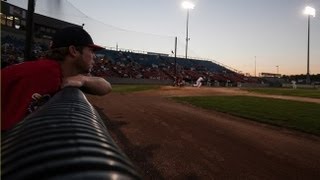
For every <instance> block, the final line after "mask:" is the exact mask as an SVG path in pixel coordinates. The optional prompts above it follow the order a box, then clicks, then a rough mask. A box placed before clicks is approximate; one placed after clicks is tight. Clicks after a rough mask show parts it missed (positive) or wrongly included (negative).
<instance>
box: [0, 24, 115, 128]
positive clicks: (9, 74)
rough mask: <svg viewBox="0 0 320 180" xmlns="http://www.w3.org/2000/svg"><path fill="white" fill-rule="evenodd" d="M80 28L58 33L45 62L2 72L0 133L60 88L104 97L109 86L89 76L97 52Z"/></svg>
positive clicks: (96, 47)
mask: <svg viewBox="0 0 320 180" xmlns="http://www.w3.org/2000/svg"><path fill="white" fill-rule="evenodd" d="M101 49H103V48H102V47H100V46H97V45H95V44H94V43H93V41H92V38H91V37H90V35H89V34H88V33H87V32H86V31H85V30H84V29H83V28H81V27H68V28H64V29H62V30H60V31H58V32H57V33H56V34H55V35H54V37H53V39H52V45H51V48H50V50H49V52H48V55H47V57H46V58H44V59H39V60H36V61H30V62H24V63H21V64H17V65H12V66H9V67H6V68H4V69H2V70H1V131H3V130H9V129H11V128H12V127H13V126H14V125H15V124H17V123H18V122H20V121H21V120H23V119H24V117H26V116H27V115H28V114H29V113H30V112H32V111H34V110H36V108H37V107H38V106H40V105H42V104H43V103H45V102H46V101H47V100H48V99H49V98H50V97H51V96H53V95H54V94H55V93H57V92H58V91H59V90H60V89H61V88H64V87H67V86H73V87H79V88H81V89H83V90H85V91H86V92H87V93H90V94H95V95H105V94H107V93H109V92H110V91H111V85H110V83H109V82H107V81H106V80H105V79H103V78H100V77H92V76H90V75H89V73H90V70H91V68H92V67H93V64H94V58H95V54H94V52H95V51H97V50H101Z"/></svg>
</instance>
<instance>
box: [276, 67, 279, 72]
mask: <svg viewBox="0 0 320 180" xmlns="http://www.w3.org/2000/svg"><path fill="white" fill-rule="evenodd" d="M276 68H277V74H279V65H277V66H276Z"/></svg>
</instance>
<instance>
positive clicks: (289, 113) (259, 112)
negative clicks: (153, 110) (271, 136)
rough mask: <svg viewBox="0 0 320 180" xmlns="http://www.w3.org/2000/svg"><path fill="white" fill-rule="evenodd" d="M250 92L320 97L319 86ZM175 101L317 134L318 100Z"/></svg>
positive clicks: (122, 89)
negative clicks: (309, 101)
mask: <svg viewBox="0 0 320 180" xmlns="http://www.w3.org/2000/svg"><path fill="white" fill-rule="evenodd" d="M160 87H161V86H159V85H113V90H112V91H113V92H116V93H130V92H137V91H145V90H152V89H160ZM246 90H248V91H251V92H257V93H262V94H274V95H287V96H300V97H310V98H320V90H315V89H313V90H310V89H295V90H294V89H289V88H248V89H246ZM173 99H175V100H176V101H178V102H183V103H190V104H192V105H195V106H198V107H201V108H205V109H209V110H216V111H220V112H224V113H228V114H231V115H235V116H239V117H243V118H246V119H250V120H254V121H258V122H263V123H268V124H272V125H276V126H281V127H286V128H292V129H296V130H300V131H303V132H308V133H312V134H316V135H320V104H316V103H307V102H296V101H290V100H279V99H271V98H261V97H250V96H197V97H173Z"/></svg>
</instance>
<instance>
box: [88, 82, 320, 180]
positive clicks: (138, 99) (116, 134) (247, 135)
mask: <svg viewBox="0 0 320 180" xmlns="http://www.w3.org/2000/svg"><path fill="white" fill-rule="evenodd" d="M238 94H241V95H250V96H251V95H254V96H261V95H258V94H254V93H249V92H246V91H243V90H239V89H237V88H200V89H198V88H191V87H185V88H173V87H164V88H162V89H161V90H152V91H145V92H138V93H130V94H119V93H111V94H110V95H107V96H104V97H95V96H89V95H88V99H89V101H90V102H91V103H92V104H93V105H94V106H95V107H96V109H97V110H98V111H99V113H100V115H101V117H102V118H103V119H104V120H105V121H106V124H107V126H108V129H109V131H110V133H111V135H112V136H113V138H114V140H115V141H116V143H117V144H118V145H119V147H120V148H121V149H122V150H123V151H124V152H125V153H126V154H127V155H128V157H129V158H130V159H131V160H132V162H133V163H134V164H135V165H136V166H137V169H138V171H139V172H140V173H141V174H142V176H143V177H144V179H319V177H320V137H318V136H313V135H308V134H304V133H301V132H296V131H291V130H287V129H284V128H279V127H274V126H270V125H265V124H261V123H256V122H252V121H249V120H246V119H242V118H237V117H234V116H230V115H227V114H223V113H219V112H214V111H208V110H203V109H200V108H196V107H193V106H189V105H184V104H179V103H176V102H174V101H172V100H170V99H168V98H166V97H169V96H189V95H192V96H194V95H238ZM265 97H272V98H282V99H292V100H298V101H308V102H316V103H320V101H319V100H315V99H311V98H297V97H283V96H269V95H266V96H265Z"/></svg>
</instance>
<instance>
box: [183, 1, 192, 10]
mask: <svg viewBox="0 0 320 180" xmlns="http://www.w3.org/2000/svg"><path fill="white" fill-rule="evenodd" d="M182 7H183V8H184V9H193V8H194V4H193V3H192V2H189V1H184V2H183V3H182Z"/></svg>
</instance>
